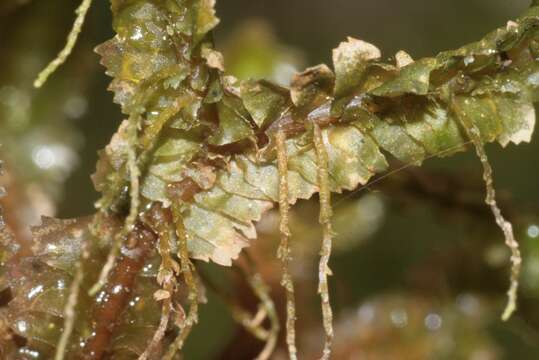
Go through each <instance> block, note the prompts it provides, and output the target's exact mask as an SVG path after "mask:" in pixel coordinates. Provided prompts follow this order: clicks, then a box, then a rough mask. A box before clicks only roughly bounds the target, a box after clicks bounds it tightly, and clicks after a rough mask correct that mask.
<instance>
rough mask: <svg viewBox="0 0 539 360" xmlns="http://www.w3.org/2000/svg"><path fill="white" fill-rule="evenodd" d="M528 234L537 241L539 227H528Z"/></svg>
mask: <svg viewBox="0 0 539 360" xmlns="http://www.w3.org/2000/svg"><path fill="white" fill-rule="evenodd" d="M526 232H527V233H528V236H529V237H531V238H532V239H535V238H537V237H539V226H537V225H535V224H533V225H530V226H528V230H527V231H526Z"/></svg>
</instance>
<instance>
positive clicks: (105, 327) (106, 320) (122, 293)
mask: <svg viewBox="0 0 539 360" xmlns="http://www.w3.org/2000/svg"><path fill="white" fill-rule="evenodd" d="M156 239H157V237H156V235H155V234H154V233H153V232H151V231H150V230H149V229H147V228H146V227H144V226H143V225H141V224H138V225H137V226H136V227H135V229H134V230H133V231H132V232H131V233H130V234H129V241H128V242H127V246H128V247H129V248H130V251H129V254H130V255H129V256H127V255H122V256H120V257H119V258H118V259H117V261H116V265H115V267H114V270H113V272H112V274H111V275H110V277H109V280H108V282H107V287H106V289H104V290H103V291H102V292H100V293H99V294H98V295H97V297H100V298H101V299H103V301H101V302H100V303H98V302H96V303H95V307H94V309H93V314H94V315H93V319H94V320H95V325H94V328H93V333H94V334H95V335H94V336H93V337H91V338H90V339H89V340H88V342H87V344H86V346H85V347H84V354H82V355H81V356H80V358H81V359H84V360H99V359H102V358H103V357H104V355H105V353H106V351H107V350H108V348H109V346H110V342H111V340H112V335H113V333H114V330H115V327H116V326H117V325H118V323H119V321H120V319H121V315H122V313H123V311H124V309H125V307H126V305H127V303H128V301H129V299H130V298H131V290H132V289H133V287H134V285H135V281H136V277H137V275H138V273H139V271H140V270H141V269H142V267H143V265H144V262H145V261H146V258H147V257H148V254H149V253H150V251H151V249H152V248H153V247H154V246H155V242H156Z"/></svg>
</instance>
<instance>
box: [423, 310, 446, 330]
mask: <svg viewBox="0 0 539 360" xmlns="http://www.w3.org/2000/svg"><path fill="white" fill-rule="evenodd" d="M442 322H443V321H442V317H441V316H440V315H438V314H436V313H430V314H428V315H427V316H425V321H424V323H425V327H426V328H427V329H429V330H430V331H436V330H439V329H440V328H441V327H442Z"/></svg>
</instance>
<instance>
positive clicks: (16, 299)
mask: <svg viewBox="0 0 539 360" xmlns="http://www.w3.org/2000/svg"><path fill="white" fill-rule="evenodd" d="M90 224H91V218H83V219H77V220H58V219H52V218H43V223H42V225H40V226H38V227H36V228H34V229H33V235H34V239H35V244H34V253H35V256H32V257H29V258H25V259H23V260H22V263H21V264H18V265H17V266H10V267H9V268H8V269H9V271H10V273H9V274H8V285H9V286H10V288H11V291H12V293H13V300H11V302H10V303H9V308H8V311H7V319H8V321H9V324H10V325H11V330H12V331H13V332H14V333H15V334H17V335H18V336H21V337H22V338H24V339H26V344H25V345H24V346H22V347H18V348H16V350H15V349H14V350H13V351H15V352H14V353H11V354H7V359H34V358H36V356H37V357H38V358H44V359H45V358H46V359H50V358H53V356H54V351H55V348H56V345H57V341H58V338H59V336H60V333H61V332H62V327H63V324H64V320H63V317H64V306H65V303H66V301H67V298H68V296H69V289H70V284H71V282H72V279H73V272H74V269H75V268H76V266H75V263H76V262H77V261H78V260H79V258H80V255H81V248H82V246H83V245H82V244H83V242H86V243H87V244H88V246H89V249H88V251H89V256H88V258H87V260H85V261H84V264H83V267H84V269H85V270H86V271H85V277H84V286H85V288H88V287H89V286H91V285H92V284H93V282H95V280H96V275H97V274H96V273H95V269H96V268H100V267H101V266H102V265H103V263H104V260H105V258H106V254H107V252H108V251H109V248H110V242H109V241H107V240H106V239H107V238H110V237H109V236H106V233H107V232H111V231H115V230H114V224H113V223H107V226H108V227H109V228H108V229H103V230H100V233H101V234H102V235H105V236H103V237H99V238H96V237H94V236H93V235H92V232H91V231H90V228H89V226H90ZM127 256H129V255H127ZM132 256H137V255H136V254H134V255H132ZM156 260H157V261H158V258H156V254H153V255H152V254H150V255H149V256H148V259H147V260H146V264H145V266H144V268H143V270H142V271H141V272H140V274H139V275H138V276H137V281H136V283H137V285H136V286H135V287H134V288H133V289H131V293H130V294H129V303H128V305H127V307H126V308H125V310H123V313H122V316H121V317H118V318H119V319H120V320H119V321H120V322H119V324H116V326H117V328H118V329H119V331H118V332H115V333H114V334H115V335H114V336H113V338H112V340H111V342H110V344H111V345H110V349H109V353H110V354H113V356H114V358H118V359H120V358H121V359H136V358H137V357H138V356H139V355H140V354H141V353H142V352H143V351H144V348H145V346H146V344H147V342H148V339H149V338H151V335H152V333H153V332H154V331H155V328H156V326H157V323H158V321H159V313H160V306H159V303H157V302H156V301H154V299H153V293H154V292H155V291H156V290H157V289H158V285H157V283H156V281H155V275H156V267H157V265H156V263H155V261H156ZM118 291H126V290H123V289H118ZM113 292H114V290H113ZM108 296H110V294H107V292H106V291H102V292H100V293H99V294H97V295H96V296H95V297H90V296H88V295H87V293H86V292H85V291H83V292H81V293H80V294H79V300H78V303H77V307H76V314H77V315H76V321H75V330H74V333H73V335H72V337H71V341H70V344H69V346H68V348H67V352H66V356H67V357H68V358H75V357H77V356H80V355H81V354H83V353H84V352H85V351H87V350H85V347H86V346H88V343H89V342H91V341H92V337H93V336H94V335H95V331H96V322H97V321H99V320H98V319H97V315H96V314H97V313H98V312H99V311H100V310H99V309H100V308H101V307H105V306H107V305H106V303H107V302H108V301H109V300H108V298H107V297H108ZM116 356H117V357H116Z"/></svg>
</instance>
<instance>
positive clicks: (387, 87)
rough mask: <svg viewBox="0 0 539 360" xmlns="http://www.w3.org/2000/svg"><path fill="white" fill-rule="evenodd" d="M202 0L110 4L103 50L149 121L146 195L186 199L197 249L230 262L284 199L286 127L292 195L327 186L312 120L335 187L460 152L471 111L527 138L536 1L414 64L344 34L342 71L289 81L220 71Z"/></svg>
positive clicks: (127, 106) (483, 123)
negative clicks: (280, 148) (281, 167)
mask: <svg viewBox="0 0 539 360" xmlns="http://www.w3.org/2000/svg"><path fill="white" fill-rule="evenodd" d="M196 3H197V4H198V5H197V6H193V7H181V6H179V7H176V6H172V5H170V4H169V2H166V1H148V0H138V1H129V2H113V9H114V11H115V18H116V20H115V24H116V25H115V28H116V30H117V32H118V35H117V36H116V37H115V38H114V39H113V40H111V41H109V42H107V43H105V44H104V45H102V46H101V47H100V48H99V49H98V51H99V52H100V53H101V54H102V55H103V63H104V64H105V65H106V66H107V69H108V73H109V74H110V75H112V76H113V77H114V80H113V82H112V85H111V88H112V89H113V90H114V91H115V93H116V96H115V97H116V100H117V101H118V102H119V103H120V104H122V108H123V109H124V112H126V113H128V114H130V115H133V113H138V114H141V116H142V118H143V121H142V125H141V131H140V134H139V139H141V140H139V141H138V143H137V146H138V151H139V165H140V166H141V167H142V168H143V169H144V172H143V174H144V175H143V181H142V189H141V193H142V195H143V197H144V198H145V200H146V201H147V202H153V201H159V202H163V203H164V204H169V203H170V202H174V201H181V202H182V203H183V204H184V216H185V224H186V227H187V230H188V232H189V250H190V252H191V256H192V257H194V258H198V259H204V260H208V259H211V260H213V261H215V262H217V263H219V264H224V265H228V264H230V263H231V260H232V259H234V258H235V257H237V255H238V253H239V251H240V250H241V249H242V248H243V247H245V246H247V245H248V240H249V239H252V238H254V237H255V236H256V234H255V230H254V227H253V221H257V220H258V219H260V217H261V216H262V214H263V213H264V211H266V210H267V209H269V208H270V207H271V206H272V204H273V203H274V202H276V201H277V198H278V186H277V184H278V171H277V165H276V160H275V150H274V142H273V136H274V134H275V131H276V129H278V128H281V129H284V130H285V132H286V133H287V137H288V139H287V142H286V144H287V151H288V158H289V173H288V178H289V192H290V199H289V200H290V202H291V203H294V202H295V201H296V200H297V199H305V198H309V197H310V196H311V195H312V194H313V193H315V192H316V191H317V190H318V185H317V177H316V176H317V175H316V174H317V163H316V156H315V152H314V147H313V141H312V138H311V131H310V129H311V128H312V124H313V123H314V122H316V123H318V124H319V125H321V126H322V127H323V139H324V143H325V145H326V147H327V151H328V156H329V172H330V182H331V184H330V185H331V189H332V191H336V192H340V191H342V190H352V189H354V188H356V187H357V186H358V185H359V184H365V183H367V182H368V181H369V179H370V178H371V177H372V176H373V175H374V174H375V173H379V172H381V171H384V170H385V169H386V168H387V160H386V155H385V154H391V155H392V156H394V157H396V158H397V159H399V160H401V161H404V162H407V163H415V164H418V165H419V164H420V163H421V162H422V161H423V160H424V159H425V158H427V157H430V156H435V155H439V156H447V155H450V154H453V153H455V152H457V151H461V150H464V149H465V145H464V144H465V143H466V142H467V141H468V139H467V138H466V136H465V132H464V131H463V129H462V127H461V125H460V123H461V121H460V120H459V119H460V118H461V117H467V118H469V119H471V120H472V121H473V123H475V124H476V125H477V126H478V128H479V129H480V131H481V137H482V139H483V141H485V142H492V141H498V142H499V143H500V144H502V145H503V146H505V145H507V144H508V143H509V142H514V143H516V144H518V143H520V142H522V141H529V140H530V137H531V135H532V132H533V129H534V124H535V112H534V108H533V101H535V100H536V99H537V96H538V95H537V94H538V91H537V87H538V85H539V80H538V79H539V73H538V63H537V60H536V57H537V55H538V54H537V52H538V45H537V44H538V42H537V41H538V32H537V31H538V30H537V27H538V24H539V18H538V12H539V11H538V8H537V7H533V8H531V10H529V11H528V12H527V13H526V14H525V15H524V16H522V17H521V18H520V19H518V20H517V21H516V22H509V23H508V24H507V25H506V26H505V27H503V28H500V29H498V30H496V31H494V32H492V33H490V34H488V35H487V36H486V37H485V38H484V39H483V40H481V41H479V42H477V43H473V44H470V45H468V46H465V47H462V48H460V49H457V50H454V51H448V52H444V53H441V54H440V55H438V56H436V57H433V58H425V59H420V60H417V61H413V60H412V59H411V58H410V57H409V56H408V55H407V54H405V53H403V52H400V53H399V54H397V56H396V59H397V63H396V64H395V65H392V64H387V63H383V62H381V61H380V58H381V54H380V51H379V50H378V49H377V48H376V47H375V46H373V45H371V44H368V43H366V42H364V41H361V40H356V39H354V38H348V40H347V41H345V42H343V43H341V44H340V45H339V47H338V48H337V49H335V50H334V52H333V62H334V68H335V74H333V72H332V71H331V70H330V69H329V68H328V67H326V66H324V65H320V66H317V67H314V68H310V69H307V70H306V71H305V72H303V73H301V74H298V75H297V76H296V77H295V78H294V80H293V82H292V84H291V88H290V89H284V88H282V87H280V86H278V85H275V84H272V83H270V82H267V81H252V80H251V81H243V82H241V81H238V80H236V79H234V78H232V77H227V76H223V75H222V73H221V70H222V68H223V64H222V58H221V57H220V55H219V53H217V52H216V51H214V50H212V47H211V42H210V41H208V37H207V36H206V32H207V31H209V30H210V29H211V28H212V27H213V26H214V25H215V24H216V23H217V20H216V18H215V17H214V15H213V9H212V5H213V4H212V3H211V2H210V1H199V2H196ZM193 9H195V10H193ZM193 11H194V12H195V13H196V14H195V13H193ZM156 129H157V130H156ZM119 139H123V140H119ZM150 139H151V141H150ZM122 143H123V144H124V145H125V144H128V143H129V139H128V138H127V137H126V136H124V135H122V128H120V131H119V133H118V134H116V135H115V138H114V139H113V142H112V143H111V145H109V147H108V148H107V150H106V152H105V153H106V155H105V156H103V157H102V160H101V164H103V163H107V162H108V163H109V171H108V172H105V173H106V174H107V175H106V176H108V177H118V174H123V175H121V177H120V179H119V181H120V183H121V184H122V186H110V185H107V183H106V182H99V181H98V188H99V189H101V190H103V191H104V194H105V198H107V197H108V198H111V197H116V198H118V197H121V194H122V191H123V190H122V189H125V186H126V184H127V180H126V179H127V178H126V174H125V171H123V172H122V169H123V167H125V158H126V156H125V153H123V152H122ZM126 146H128V145H126ZM148 152H152V155H148ZM115 159H119V160H115ZM110 168H111V169H112V170H110ZM123 194H126V193H125V192H123ZM103 204H106V203H102V205H103Z"/></svg>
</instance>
